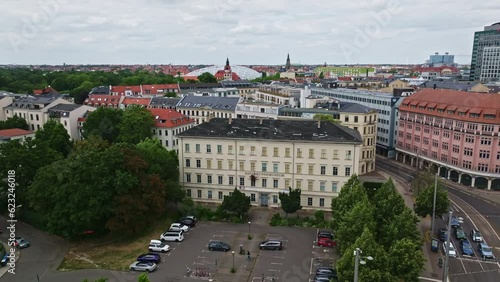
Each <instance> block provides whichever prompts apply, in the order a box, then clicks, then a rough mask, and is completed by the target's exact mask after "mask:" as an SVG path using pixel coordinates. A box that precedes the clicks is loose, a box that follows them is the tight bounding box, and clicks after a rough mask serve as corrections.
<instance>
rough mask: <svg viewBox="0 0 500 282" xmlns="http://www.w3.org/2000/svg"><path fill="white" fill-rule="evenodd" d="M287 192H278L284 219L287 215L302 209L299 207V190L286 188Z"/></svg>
mask: <svg viewBox="0 0 500 282" xmlns="http://www.w3.org/2000/svg"><path fill="white" fill-rule="evenodd" d="M288 190H289V191H288V193H285V192H280V194H279V199H280V202H281V208H282V209H283V211H284V212H285V217H288V214H289V213H295V212H296V211H298V210H300V209H302V206H301V205H300V194H301V191H300V189H292V188H288Z"/></svg>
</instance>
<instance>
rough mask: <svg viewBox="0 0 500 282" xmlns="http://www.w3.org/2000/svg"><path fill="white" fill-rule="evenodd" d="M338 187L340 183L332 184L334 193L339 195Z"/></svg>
mask: <svg viewBox="0 0 500 282" xmlns="http://www.w3.org/2000/svg"><path fill="white" fill-rule="evenodd" d="M338 185H339V183H338V182H332V192H334V193H337V189H338Z"/></svg>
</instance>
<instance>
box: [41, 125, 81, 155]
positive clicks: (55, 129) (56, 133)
mask: <svg viewBox="0 0 500 282" xmlns="http://www.w3.org/2000/svg"><path fill="white" fill-rule="evenodd" d="M35 143H36V144H40V143H45V144H46V145H47V146H48V147H49V148H50V149H52V150H54V151H56V152H59V153H61V154H62V155H63V156H65V157H66V156H67V155H68V154H69V152H71V149H72V147H73V142H71V140H70V137H69V134H68V132H67V131H66V129H65V128H64V126H63V125H62V124H61V123H59V122H57V121H55V120H53V119H51V120H49V121H47V122H46V123H45V124H44V126H43V128H41V129H39V130H37V132H36V133H35Z"/></svg>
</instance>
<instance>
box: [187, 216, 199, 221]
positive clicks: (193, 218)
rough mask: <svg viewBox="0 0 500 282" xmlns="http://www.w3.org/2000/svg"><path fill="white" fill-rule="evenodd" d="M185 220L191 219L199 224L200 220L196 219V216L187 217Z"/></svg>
mask: <svg viewBox="0 0 500 282" xmlns="http://www.w3.org/2000/svg"><path fill="white" fill-rule="evenodd" d="M185 218H189V219H192V220H193V221H194V222H195V223H197V222H198V219H197V218H196V216H194V215H186V216H185Z"/></svg>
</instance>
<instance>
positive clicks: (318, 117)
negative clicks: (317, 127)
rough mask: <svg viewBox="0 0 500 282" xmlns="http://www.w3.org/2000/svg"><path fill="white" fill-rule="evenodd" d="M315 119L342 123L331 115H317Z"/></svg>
mask: <svg viewBox="0 0 500 282" xmlns="http://www.w3.org/2000/svg"><path fill="white" fill-rule="evenodd" d="M313 119H314V120H320V121H327V122H331V123H336V124H340V121H339V120H338V119H334V118H333V115H329V114H315V115H314V117H313Z"/></svg>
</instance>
